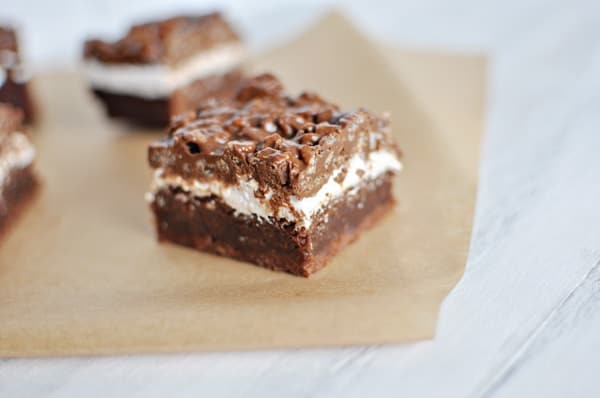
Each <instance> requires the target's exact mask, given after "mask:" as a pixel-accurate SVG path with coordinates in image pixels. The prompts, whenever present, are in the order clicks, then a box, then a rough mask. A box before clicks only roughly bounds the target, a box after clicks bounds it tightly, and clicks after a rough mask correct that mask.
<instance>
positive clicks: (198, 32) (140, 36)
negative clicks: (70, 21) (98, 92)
mask: <svg viewBox="0 0 600 398" xmlns="http://www.w3.org/2000/svg"><path fill="white" fill-rule="evenodd" d="M239 41H240V38H239V36H238V34H237V33H236V32H235V31H234V30H233V28H232V27H231V26H230V25H229V24H228V23H227V22H226V21H225V19H224V18H223V16H222V15H221V14H220V13H216V12H215V13H211V14H206V15H200V16H177V17H173V18H169V19H166V20H162V21H153V22H148V23H143V24H139V25H134V26H133V27H132V28H131V29H130V30H129V31H128V32H127V34H126V35H125V37H123V38H122V39H120V40H117V41H115V42H106V41H102V40H97V39H93V40H88V41H86V43H85V46H84V57H85V58H86V59H96V60H98V61H100V62H104V63H132V64H157V63H163V64H169V65H176V64H178V63H180V62H182V61H185V60H186V59H188V58H190V57H192V56H194V55H196V53H197V52H199V51H203V50H208V49H210V48H212V47H214V46H216V45H220V44H227V43H236V42H239Z"/></svg>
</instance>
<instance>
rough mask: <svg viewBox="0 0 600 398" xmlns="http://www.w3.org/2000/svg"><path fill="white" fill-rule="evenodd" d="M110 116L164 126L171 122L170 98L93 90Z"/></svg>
mask: <svg viewBox="0 0 600 398" xmlns="http://www.w3.org/2000/svg"><path fill="white" fill-rule="evenodd" d="M93 91H94V94H95V95H96V97H98V98H99V99H100V101H102V103H103V104H104V108H105V109H106V113H107V114H108V116H110V117H114V118H119V119H126V120H128V121H131V122H134V123H137V124H141V125H145V126H151V127H153V126H157V127H164V126H165V125H167V124H168V123H169V120H170V116H169V99H168V98H158V99H146V98H142V97H136V96H132V95H124V94H115V93H111V92H108V91H103V90H93Z"/></svg>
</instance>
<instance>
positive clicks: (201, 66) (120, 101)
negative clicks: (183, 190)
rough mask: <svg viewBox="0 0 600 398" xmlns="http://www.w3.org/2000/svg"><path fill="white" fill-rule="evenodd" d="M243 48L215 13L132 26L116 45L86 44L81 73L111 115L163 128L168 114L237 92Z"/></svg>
mask: <svg viewBox="0 0 600 398" xmlns="http://www.w3.org/2000/svg"><path fill="white" fill-rule="evenodd" d="M243 56H244V47H243V45H242V42H241V40H240V38H239V36H238V34H237V33H236V32H235V31H234V30H233V29H232V27H231V26H230V25H229V24H228V23H227V22H226V21H225V20H224V19H223V17H222V16H221V14H219V13H213V14H208V15H202V16H179V17H174V18H170V19H166V20H163V21H157V22H149V23H144V24H141V25H135V26H133V27H132V28H131V29H130V30H129V32H128V33H127V35H126V36H125V37H123V38H122V39H120V40H118V41H116V42H105V41H101V40H89V41H87V42H86V43H85V48H84V70H85V74H86V76H87V79H88V80H89V83H90V85H91V87H92V90H93V92H94V94H95V95H96V96H97V97H98V98H99V99H100V100H101V102H102V103H103V104H104V106H105V108H106V110H107V113H108V115H109V116H111V117H119V118H125V119H129V120H130V121H133V122H137V123H140V124H147V125H159V126H160V125H162V126H164V125H167V124H168V122H169V119H170V117H171V116H173V115H176V114H179V113H184V112H186V111H189V110H193V109H195V108H196V107H197V106H198V105H199V104H200V103H202V102H203V101H204V100H206V99H208V98H211V97H218V98H229V97H231V96H232V95H233V94H234V93H235V91H236V90H237V88H238V84H239V81H240V79H241V76H242V75H241V72H240V70H239V69H238V67H239V64H240V62H241V61H242V59H243Z"/></svg>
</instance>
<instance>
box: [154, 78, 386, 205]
mask: <svg viewBox="0 0 600 398" xmlns="http://www.w3.org/2000/svg"><path fill="white" fill-rule="evenodd" d="M389 130H390V129H389V119H388V118H387V117H378V116H376V115H374V114H373V113H370V112H368V111H366V110H363V109H360V110H357V111H352V112H341V111H340V110H339V108H338V107H337V106H336V105H334V104H332V103H330V102H327V101H325V100H324V99H322V98H321V97H319V96H318V95H316V94H313V93H302V94H300V95H299V96H297V97H291V96H288V95H285V94H284V91H283V87H282V85H281V83H280V82H279V81H278V80H277V79H276V78H275V77H274V76H273V75H270V74H263V75H259V76H256V77H254V78H252V79H248V80H246V81H245V82H244V83H243V84H242V86H241V88H240V89H239V91H238V93H237V96H236V97H235V99H234V100H232V101H230V102H229V103H223V102H218V101H210V102H209V103H207V104H206V105H204V106H203V107H201V108H200V109H198V110H197V111H196V112H190V113H188V114H184V115H181V116H179V117H177V118H175V119H174V120H173V121H172V124H171V126H170V129H169V136H168V137H167V138H166V139H164V140H163V141H160V142H157V143H154V144H153V145H151V146H150V148H149V154H148V156H149V162H150V165H151V166H152V167H153V168H162V169H164V172H165V174H167V175H177V176H180V177H182V178H184V179H197V180H210V179H219V180H222V181H224V182H229V183H232V184H233V183H236V182H237V181H238V178H239V177H240V176H248V177H249V178H252V179H254V180H256V181H257V182H258V183H259V184H260V186H261V187H270V188H272V189H273V191H274V192H276V193H282V196H287V195H290V194H293V195H295V196H297V197H305V196H310V195H312V194H314V193H315V192H316V191H317V190H318V189H319V188H320V187H321V186H322V185H323V184H324V183H325V182H326V181H327V180H328V179H329V178H330V176H331V175H332V173H333V171H334V170H336V169H338V168H340V167H342V166H343V165H345V164H346V162H347V160H348V158H349V157H350V156H352V155H354V154H356V153H365V154H366V153H369V152H370V151H375V150H378V149H380V148H381V147H382V146H383V147H388V148H389V149H390V150H392V151H396V149H395V148H396V147H395V145H394V143H393V142H392V139H391V137H390V131H389Z"/></svg>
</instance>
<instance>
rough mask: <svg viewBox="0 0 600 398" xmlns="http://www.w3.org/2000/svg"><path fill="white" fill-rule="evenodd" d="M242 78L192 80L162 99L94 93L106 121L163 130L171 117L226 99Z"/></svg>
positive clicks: (237, 75)
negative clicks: (117, 120)
mask: <svg viewBox="0 0 600 398" xmlns="http://www.w3.org/2000/svg"><path fill="white" fill-rule="evenodd" d="M241 79H242V74H241V72H240V71H237V70H236V71H232V72H230V73H227V74H225V75H215V76H210V77H206V78H204V79H199V80H196V81H194V82H192V83H190V84H188V85H187V86H184V87H181V88H179V89H177V90H175V91H173V92H172V93H171V95H170V96H168V97H164V98H156V99H148V98H143V97H138V96H134V95H126V94H117V93H113V92H110V91H105V90H100V89H94V90H93V92H94V94H95V95H96V97H97V98H99V99H100V101H102V103H103V104H104V107H105V108H106V112H107V113H108V115H109V116H110V117H114V118H121V119H126V120H128V121H131V122H134V123H137V124H140V125H144V126H151V127H164V126H166V125H168V124H169V122H170V120H171V117H172V116H175V115H178V114H181V113H185V112H188V111H191V110H195V109H196V108H198V107H199V106H200V105H201V104H202V103H203V102H204V101H206V100H207V99H209V98H219V99H225V100H227V99H230V98H232V97H233V96H234V94H235V93H236V91H237V89H238V88H239V84H240V81H241Z"/></svg>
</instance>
